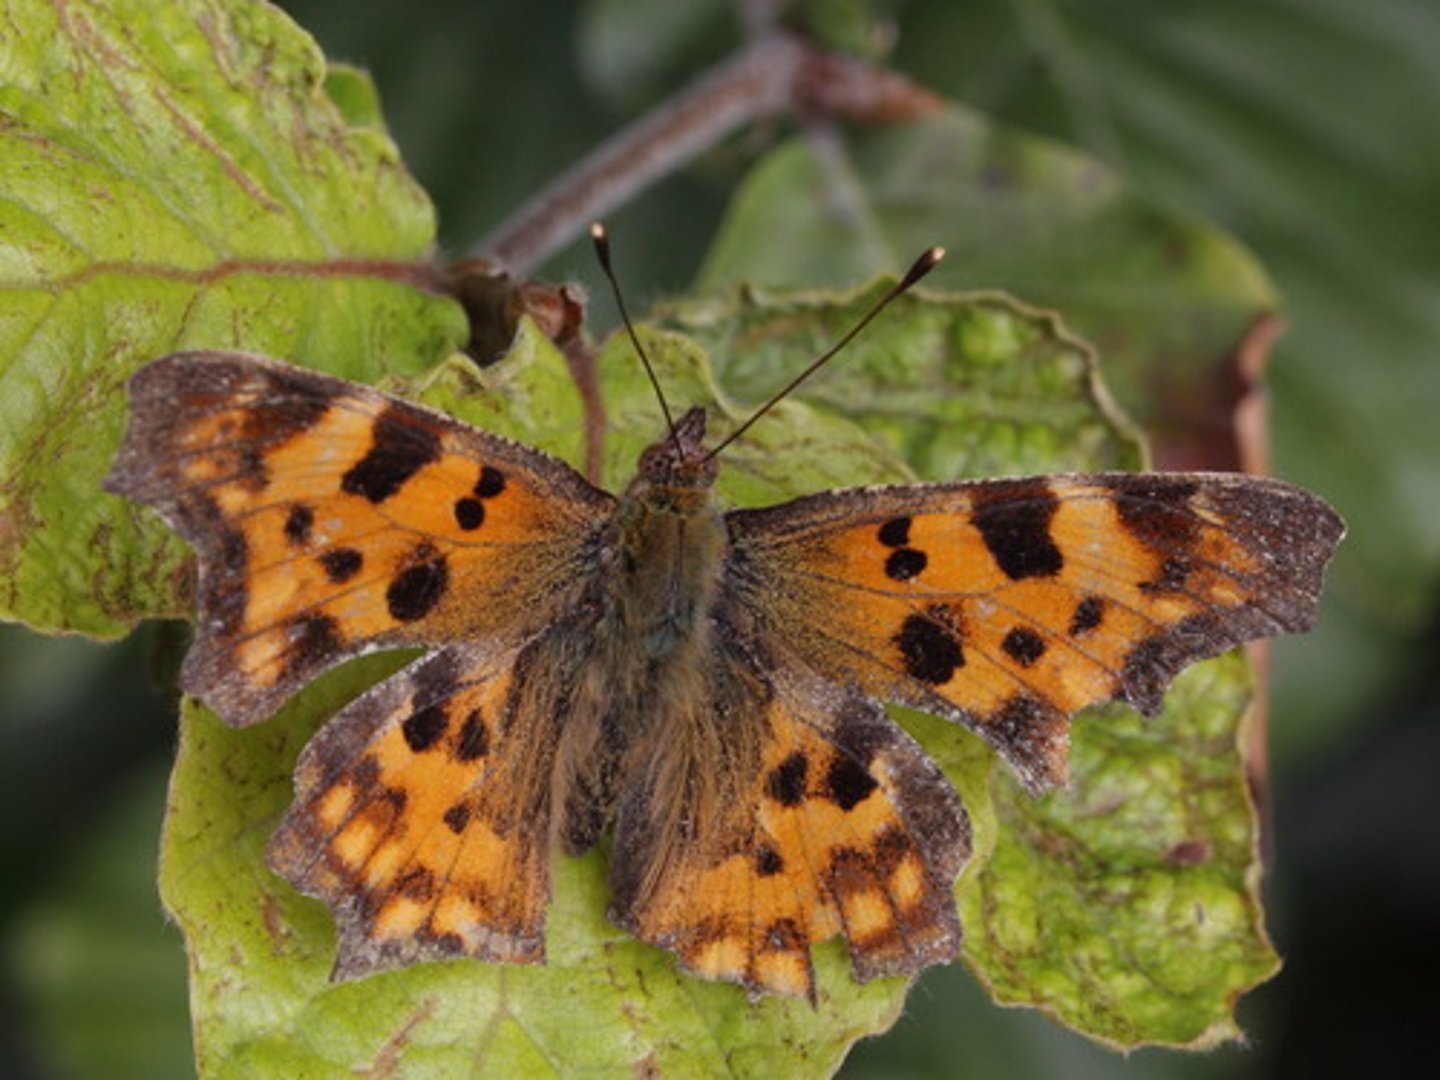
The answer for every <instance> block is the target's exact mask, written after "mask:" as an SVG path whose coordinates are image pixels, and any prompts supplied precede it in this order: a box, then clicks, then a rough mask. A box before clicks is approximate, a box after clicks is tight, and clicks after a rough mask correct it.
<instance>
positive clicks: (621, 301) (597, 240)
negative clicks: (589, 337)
mask: <svg viewBox="0 0 1440 1080" xmlns="http://www.w3.org/2000/svg"><path fill="white" fill-rule="evenodd" d="M590 242H591V243H592V244H594V245H595V258H596V259H598V260H599V262H600V269H601V270H602V271H603V272H604V274H605V280H606V281H608V282H609V283H610V294H611V295H612V296H614V297H615V306H616V307H617V308H619V310H620V321H621V322H623V323H624V324H625V332H626V333H627V334H629V335H630V344H631V345H633V346H634V347H635V353H636V355H637V356H639V357H640V363H641V365H642V366H643V367H644V368H645V374H646V375H647V376H649V378H650V385H651V386H652V387H653V388H654V390H655V398H656V400H657V401H659V402H660V411H661V412H662V413H664V414H665V428H666V430H667V431H669V432H670V439H671V441H672V442H674V443H675V445H676V449H677V450H678V449H679V445H680V439H679V436H678V435H676V434H675V418H674V417H673V416H671V415H670V404H669V403H668V402H667V401H666V400H665V391H663V390H661V389H660V380H659V379H657V378H656V377H655V368H654V367H653V366H652V365H651V363H650V357H648V356H646V355H645V348H644V346H642V345H641V344H640V338H639V337H638V336H636V334H635V324H634V323H632V322H631V321H630V312H628V311H627V310H625V297H624V296H622V295H621V294H620V282H619V281H617V280H616V278H615V271H614V269H613V268H612V267H611V265H610V233H609V232H608V231H607V230H606V228H605V226H604V225H602V224H600V222H598V221H596V222H594V223H592V224H591V226H590Z"/></svg>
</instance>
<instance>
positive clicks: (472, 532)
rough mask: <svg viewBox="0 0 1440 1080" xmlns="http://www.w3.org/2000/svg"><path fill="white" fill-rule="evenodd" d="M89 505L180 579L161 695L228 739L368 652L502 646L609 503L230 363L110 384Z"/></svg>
mask: <svg viewBox="0 0 1440 1080" xmlns="http://www.w3.org/2000/svg"><path fill="white" fill-rule="evenodd" d="M130 401H131V415H130V424H129V428H128V430H127V432H126V436H125V440H124V443H123V445H122V447H121V450H120V453H119V455H118V456H117V458H116V463H115V466H114V469H113V470H112V472H111V475H110V477H109V479H108V480H107V487H108V488H109V489H110V490H111V491H114V492H117V493H119V494H123V495H128V496H129V497H131V498H133V499H136V500H139V501H141V502H145V503H150V504H152V505H154V506H155V507H156V508H157V509H158V510H159V511H160V513H161V514H162V515H163V516H164V517H165V518H166V519H167V520H168V521H169V522H170V523H171V524H172V525H173V526H174V528H175V529H176V530H177V531H178V532H179V533H180V534H181V535H182V536H183V537H184V538H185V539H186V540H188V541H189V542H190V543H191V545H192V546H194V548H195V550H196V553H197V555H198V559H199V586H198V590H199V597H198V606H199V627H198V634H197V640H196V643H195V645H194V646H193V647H192V648H191V650H190V652H189V654H188V655H187V656H186V658H185V666H184V668H183V670H182V672H181V677H180V684H181V687H182V688H183V689H185V690H186V691H188V692H190V693H193V694H195V695H197V696H198V697H200V698H201V699H202V700H203V701H205V703H206V704H208V705H210V706H211V707H212V708H214V709H215V710H216V712H218V713H219V714H220V715H221V716H222V717H223V718H224V719H225V720H227V721H228V722H229V723H231V724H234V725H236V726H240V725H244V724H249V723H252V722H254V721H256V720H259V719H262V718H264V717H265V716H268V715H270V713H272V712H273V711H274V710H275V708H277V707H278V706H279V705H280V704H281V703H282V702H283V701H284V700H285V699H286V698H287V697H289V696H290V695H291V694H293V693H294V692H295V691H296V690H297V689H299V688H300V687H301V686H302V685H304V684H305V683H306V682H308V681H309V680H311V679H312V678H314V677H315V676H316V675H317V674H319V673H320V672H321V671H323V670H325V669H327V668H329V667H331V666H333V665H335V664H336V663H339V662H340V661H341V660H344V659H346V658H347V657H350V656H354V655H357V654H359V653H362V652H366V651H369V650H372V649H376V648H382V647H395V646H405V645H421V644H439V643H443V642H446V641H453V640H457V639H460V638H462V637H469V638H473V637H481V638H483V637H495V636H499V637H503V638H505V639H506V640H510V641H512V642H518V641H519V640H521V639H522V638H523V637H524V636H525V635H527V634H528V633H531V632H534V631H535V630H536V629H537V628H539V627H541V626H543V625H544V624H545V623H546V622H547V619H549V618H550V616H552V615H553V614H554V613H555V612H556V611H558V610H561V609H562V608H563V607H564V606H565V604H566V602H567V601H568V600H569V599H570V598H572V597H573V596H574V595H575V592H576V589H577V588H578V587H580V583H582V582H583V580H584V577H585V568H586V565H587V557H588V559H589V560H591V564H590V565H591V566H592V569H593V558H594V545H595V544H596V543H597V542H598V538H599V533H600V529H601V526H602V524H603V522H604V521H605V520H606V518H607V516H608V515H609V513H610V512H611V511H612V509H613V506H614V502H615V500H614V498H613V497H612V496H610V495H608V494H606V493H605V492H602V491H600V490H598V489H596V488H594V487H592V486H591V485H590V484H588V483H586V482H585V480H584V479H583V478H582V477H580V476H579V474H577V473H576V472H574V471H573V470H572V469H570V468H569V467H568V466H566V465H564V464H563V463H561V462H559V461H557V460H555V459H553V458H550V457H548V456H546V455H544V454H541V453H539V452H537V451H534V450H530V449H527V448H526V447H523V446H519V445H517V444H515V443H512V442H509V441H508V440H505V439H501V438H497V437H495V436H492V435H486V434H484V433H482V432H479V431H476V430H475V429H473V428H470V427H468V426H466V425H463V424H460V423H458V422H456V421H454V420H452V419H450V418H448V417H445V416H443V415H441V414H439V413H436V412H432V411H430V410H428V409H424V408H421V407H419V406H416V405H413V404H410V403H408V402H404V401H401V400H399V399H396V398H393V397H389V396H387V395H385V394H382V393H380V392H378V391H375V390H371V389H368V388H365V387H361V386H357V385H355V384H353V383H347V382H342V381H340V380H338V379H332V378H328V377H326V376H323V375H318V374H315V373H313V372H308V371H303V370H300V369H297V368H293V367H289V366H286V365H283V364H278V363H275V362H273V361H267V360H262V359H260V358H257V357H252V356H246V355H243V354H238V353H221V352H192V353H176V354H174V355H172V356H168V357H165V358H163V359H161V360H157V361H155V362H154V363H153V364H150V365H149V366H147V367H145V368H142V369H141V370H140V371H138V372H137V373H136V374H135V375H134V377H133V378H132V379H131V381H130Z"/></svg>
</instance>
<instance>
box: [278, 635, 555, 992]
mask: <svg viewBox="0 0 1440 1080" xmlns="http://www.w3.org/2000/svg"><path fill="white" fill-rule="evenodd" d="M534 654H535V648H534V646H531V647H528V648H525V649H522V650H520V651H519V653H518V655H517V653H516V651H515V650H512V649H495V648H493V647H490V646H488V645H486V644H485V643H478V642H467V643H464V644H460V645H452V646H449V647H446V648H444V649H441V650H439V651H438V652H436V653H434V654H432V655H430V656H427V657H425V658H423V659H421V660H418V661H416V662H415V663H414V664H412V665H411V666H410V667H408V668H406V669H405V670H404V671H403V672H401V673H399V674H397V675H395V676H393V677H392V678H390V679H387V680H386V681H385V682H383V683H381V684H379V685H378V686H376V687H375V688H374V689H372V690H370V691H368V692H367V693H365V694H363V695H361V696H360V697H359V698H357V699H355V701H354V702H352V703H351V704H350V705H348V706H347V707H346V708H345V709H343V710H342V711H341V712H340V713H338V714H337V715H336V716H335V718H334V719H332V720H331V721H330V722H329V723H328V724H327V725H326V726H325V727H324V728H323V729H322V730H321V732H320V733H319V734H318V735H316V736H315V738H314V739H313V740H311V742H310V743H309V744H308V745H307V746H306V747H305V750H304V752H303V753H302V754H301V757H300V762H299V764H298V766H297V767H296V771H295V801H294V803H293V804H292V805H291V808H290V810H289V812H288V814H287V815H286V817H285V820H284V822H283V823H282V824H281V826H280V828H279V829H278V830H276V832H275V835H274V837H273V838H272V840H271V842H270V848H269V851H268V860H269V863H270V866H271V867H272V869H274V870H275V871H276V873H278V874H281V875H282V876H284V877H285V878H287V879H289V881H290V882H291V883H292V884H294V885H295V887H296V888H298V889H299V890H300V891H301V892H304V893H307V894H309V895H311V896H314V897H317V898H319V899H321V900H324V901H325V902H326V903H327V904H329V906H330V908H331V910H332V911H333V912H334V914H335V920H336V923H337V926H338V929H339V946H338V956H337V959H336V963H335V977H336V978H353V977H356V976H359V975H364V974H368V973H369V972H371V971H375V970H379V969H382V968H389V967H399V966H404V965H406V964H411V963H415V962H417V961H420V960H437V959H447V958H451V957H456V956H473V957H477V958H479V959H482V960H487V961H503V962H509V963H538V962H541V961H543V960H544V956H545V950H544V925H545V905H546V902H547V900H548V898H549V858H550V850H551V847H550V834H549V825H548V822H549V792H550V778H551V771H552V762H553V757H554V752H555V746H556V744H557V742H558V740H559V735H560V733H559V730H558V724H559V717H560V714H561V711H560V710H558V709H556V708H554V707H553V704H554V702H553V701H551V700H548V699H546V695H548V694H553V693H554V692H555V691H556V689H557V687H558V685H559V683H558V681H557V680H555V679H551V678H548V677H547V675H548V674H549V673H548V672H545V671H539V672H536V671H533V670H532V669H533V667H534V666H535V664H534Z"/></svg>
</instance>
